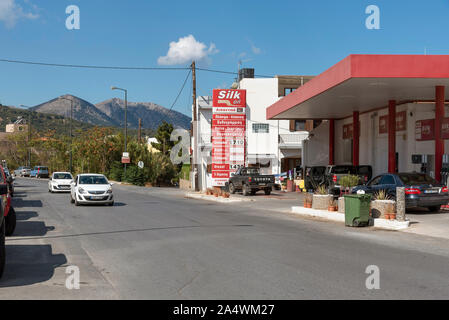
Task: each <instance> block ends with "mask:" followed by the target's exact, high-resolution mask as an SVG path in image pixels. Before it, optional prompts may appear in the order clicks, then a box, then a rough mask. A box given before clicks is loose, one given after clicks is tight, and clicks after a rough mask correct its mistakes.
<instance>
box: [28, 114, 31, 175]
mask: <svg viewBox="0 0 449 320" xmlns="http://www.w3.org/2000/svg"><path fill="white" fill-rule="evenodd" d="M28 117H29V118H28V167H29V168H30V169H31V112H30V114H29V115H28Z"/></svg>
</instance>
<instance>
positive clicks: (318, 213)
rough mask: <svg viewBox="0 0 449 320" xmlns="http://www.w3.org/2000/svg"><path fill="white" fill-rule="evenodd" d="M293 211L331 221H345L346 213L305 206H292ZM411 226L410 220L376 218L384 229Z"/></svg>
mask: <svg viewBox="0 0 449 320" xmlns="http://www.w3.org/2000/svg"><path fill="white" fill-rule="evenodd" d="M292 212H293V213H295V214H298V215H301V216H306V217H315V218H322V219H326V220H329V221H335V222H343V223H344V222H345V215H344V214H342V213H334V212H330V211H324V210H314V209H309V208H303V207H292ZM409 226H410V221H397V220H385V219H374V227H375V228H379V229H384V230H392V231H398V230H404V229H407V228H408V227H409Z"/></svg>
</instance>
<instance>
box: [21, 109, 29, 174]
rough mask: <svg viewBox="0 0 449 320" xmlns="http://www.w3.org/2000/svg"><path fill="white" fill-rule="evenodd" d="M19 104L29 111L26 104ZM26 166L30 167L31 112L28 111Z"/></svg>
mask: <svg viewBox="0 0 449 320" xmlns="http://www.w3.org/2000/svg"><path fill="white" fill-rule="evenodd" d="M20 106H21V107H22V108H26V109H28V111H30V110H29V107H28V106H25V105H23V104H21V105H20ZM28 167H29V168H30V169H31V112H29V114H28Z"/></svg>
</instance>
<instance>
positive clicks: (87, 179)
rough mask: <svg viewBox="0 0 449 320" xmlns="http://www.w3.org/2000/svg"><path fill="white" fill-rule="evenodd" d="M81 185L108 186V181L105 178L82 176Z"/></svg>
mask: <svg viewBox="0 0 449 320" xmlns="http://www.w3.org/2000/svg"><path fill="white" fill-rule="evenodd" d="M80 184H108V180H106V178H105V177H103V176H81V177H80Z"/></svg>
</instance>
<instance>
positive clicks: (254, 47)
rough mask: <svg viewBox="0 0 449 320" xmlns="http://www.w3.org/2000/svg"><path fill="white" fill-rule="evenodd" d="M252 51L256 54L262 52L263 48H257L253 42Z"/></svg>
mask: <svg viewBox="0 0 449 320" xmlns="http://www.w3.org/2000/svg"><path fill="white" fill-rule="evenodd" d="M251 51H252V52H253V53H254V54H261V52H262V50H261V49H260V48H257V47H256V46H255V45H254V44H253V43H251Z"/></svg>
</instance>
